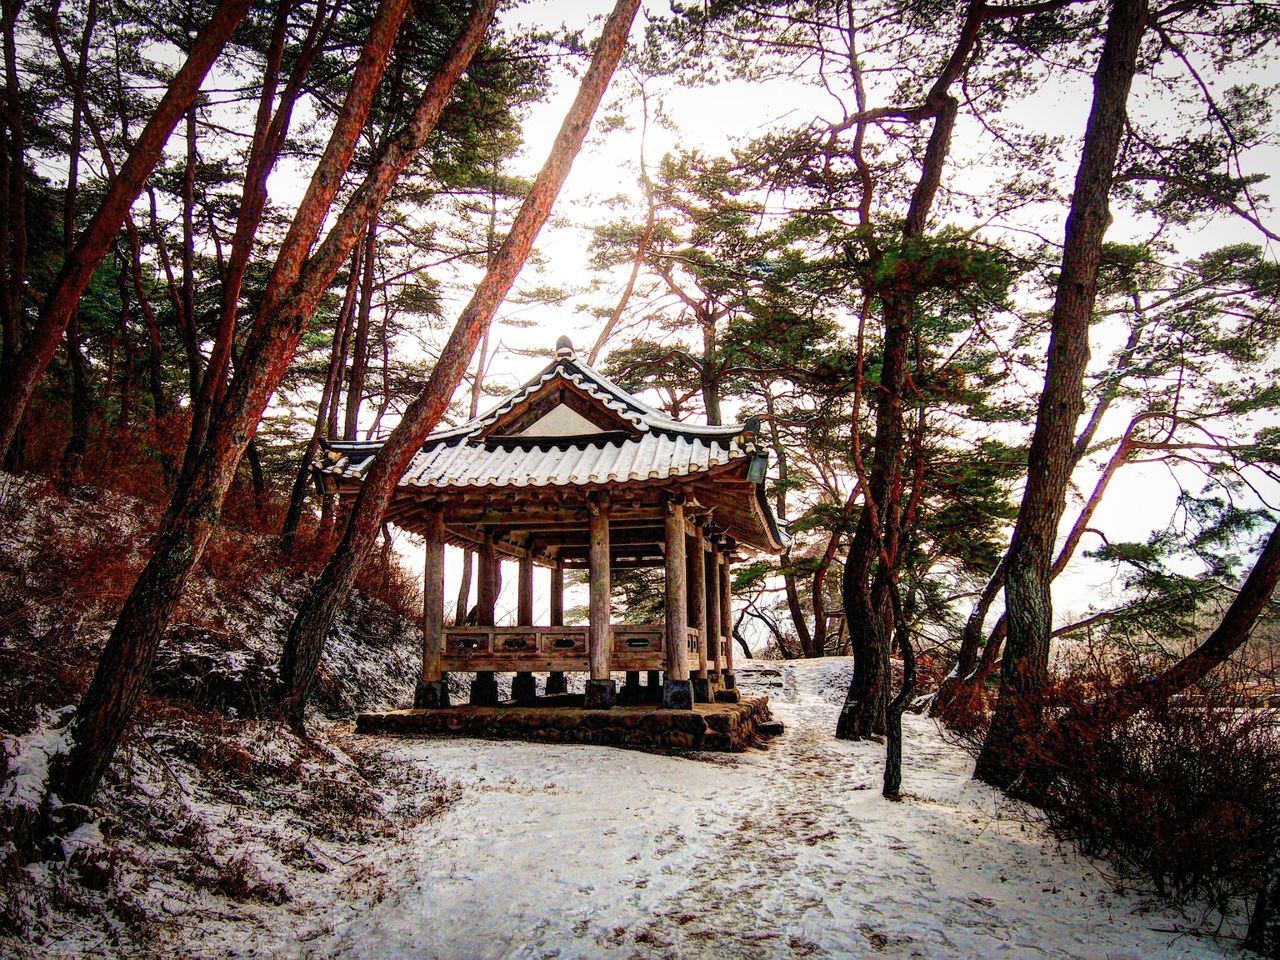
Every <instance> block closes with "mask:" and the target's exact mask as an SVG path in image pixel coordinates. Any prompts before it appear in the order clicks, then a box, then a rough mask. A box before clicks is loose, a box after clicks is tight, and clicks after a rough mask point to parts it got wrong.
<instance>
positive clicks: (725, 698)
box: [716, 690, 742, 703]
mask: <svg viewBox="0 0 1280 960" xmlns="http://www.w3.org/2000/svg"><path fill="white" fill-rule="evenodd" d="M741 702H742V691H741V690H717V691H716V703H741Z"/></svg>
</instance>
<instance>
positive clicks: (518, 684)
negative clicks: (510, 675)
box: [511, 673, 538, 700]
mask: <svg viewBox="0 0 1280 960" xmlns="http://www.w3.org/2000/svg"><path fill="white" fill-rule="evenodd" d="M537 696H538V684H537V682H536V681H535V680H534V679H533V674H532V673H517V674H516V675H515V678H514V679H512V681H511V699H512V700H533V699H534V698H535V697H537Z"/></svg>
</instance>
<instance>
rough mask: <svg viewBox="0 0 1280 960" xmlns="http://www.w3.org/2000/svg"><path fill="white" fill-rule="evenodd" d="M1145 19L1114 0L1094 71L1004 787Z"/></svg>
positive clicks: (1006, 674) (989, 753)
mask: <svg viewBox="0 0 1280 960" xmlns="http://www.w3.org/2000/svg"><path fill="white" fill-rule="evenodd" d="M1146 24H1147V0H1115V3H1114V4H1113V5H1112V8H1111V13H1110V15H1109V17H1108V20H1107V34H1106V40H1105V42H1104V44H1103V48H1102V55H1101V58H1100V59H1099V61H1098V69H1097V73H1096V74H1095V75H1094V92H1093V105H1092V107H1091V108H1090V112H1089V121H1088V125H1087V127H1086V129H1085V138H1084V148H1083V150H1082V152H1081V156H1080V166H1079V170H1078V172H1077V174H1076V183H1075V191H1074V193H1073V194H1072V197H1071V209H1070V211H1069V213H1068V215H1067V228H1066V242H1065V244H1064V246H1063V252H1062V270H1061V273H1060V274H1059V277H1058V290H1057V295H1056V297H1055V299H1054V305H1053V314H1052V317H1051V320H1050V336H1049V356H1048V366H1047V369H1046V372H1045V385H1044V392H1043V393H1041V395H1040V406H1039V410H1038V411H1037V414H1036V427H1035V431H1034V433H1033V434H1032V437H1031V449H1030V452H1029V455H1028V469H1027V482H1026V489H1025V492H1024V494H1023V498H1022V504H1021V506H1020V507H1019V509H1018V518H1017V521H1016V522H1015V524H1014V530H1013V537H1012V539H1011V541H1010V544H1009V553H1008V559H1007V563H1006V570H1005V617H1006V619H1007V621H1008V631H1009V635H1008V639H1007V641H1006V643H1005V651H1004V661H1003V663H1002V664H1001V676H1000V697H999V699H998V700H997V701H996V710H995V715H994V716H993V717H992V721H991V727H990V729H989V730H988V732H987V737H986V740H985V741H984V742H983V745H982V751H981V753H980V754H979V756H978V763H977V767H976V769H975V771H974V776H976V777H977V778H978V779H980V780H983V781H985V782H987V783H990V784H992V785H993V786H997V787H1002V788H1007V787H1009V786H1011V785H1012V784H1013V783H1014V781H1015V780H1016V779H1017V778H1018V775H1019V773H1020V771H1021V769H1022V762H1021V754H1022V752H1023V751H1022V746H1023V745H1024V744H1023V742H1022V741H1023V738H1024V737H1025V736H1027V735H1031V734H1034V733H1035V732H1038V730H1037V728H1038V727H1039V725H1040V710H1039V707H1038V704H1037V697H1038V695H1039V693H1040V691H1041V689H1042V688H1043V686H1044V682H1045V679H1046V677H1047V675H1048V669H1049V639H1050V633H1051V632H1052V621H1053V611H1052V601H1051V597H1050V594H1049V581H1050V579H1051V573H1050V567H1051V564H1052V560H1053V546H1054V541H1055V538H1056V536H1057V532H1058V521H1059V519H1060V518H1061V517H1062V511H1063V508H1064V506H1065V504H1066V491H1067V482H1068V481H1069V480H1070V477H1071V462H1072V456H1071V453H1072V444H1073V441H1074V439H1075V427H1076V421H1077V419H1079V417H1080V414H1081V413H1082V412H1083V411H1084V392H1083V385H1084V374H1085V370H1086V368H1087V367H1088V364H1089V321H1090V320H1091V319H1092V316H1093V304H1094V299H1095V296H1096V293H1097V280H1098V258H1099V253H1100V252H1101V249H1102V241H1103V237H1104V236H1105V234H1106V230H1107V225H1108V223H1109V222H1110V218H1111V214H1110V205H1109V194H1110V192H1111V180H1112V177H1113V175H1114V171H1115V163H1116V156H1117V154H1118V152H1119V149H1120V140H1121V137H1123V135H1124V131H1125V127H1126V122H1127V110H1126V105H1127V102H1128V99H1129V88H1130V86H1131V85H1132V82H1133V75H1134V73H1135V72H1136V69H1137V57H1138V47H1139V44H1140V42H1141V40H1142V34H1143V31H1144V30H1145V29H1146Z"/></svg>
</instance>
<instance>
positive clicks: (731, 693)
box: [716, 540, 739, 703]
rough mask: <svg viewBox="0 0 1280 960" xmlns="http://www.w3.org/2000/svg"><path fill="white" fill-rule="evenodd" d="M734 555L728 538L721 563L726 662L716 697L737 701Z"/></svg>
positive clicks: (722, 628) (722, 623)
mask: <svg viewBox="0 0 1280 960" xmlns="http://www.w3.org/2000/svg"><path fill="white" fill-rule="evenodd" d="M732 556H733V541H731V540H728V541H726V542H725V547H724V561H723V563H722V564H721V565H720V631H721V633H722V634H723V635H724V663H723V665H722V666H721V670H722V672H721V675H720V681H721V683H723V684H724V689H723V690H721V691H720V692H719V693H718V694H716V697H717V699H720V700H727V701H729V702H731V703H736V702H738V699H739V694H738V691H737V683H736V681H735V680H734V677H733V599H732V597H731V595H730V589H729V584H730V579H729V578H730V574H731V573H732V569H731V568H732V563H733V561H732V560H731V557H732Z"/></svg>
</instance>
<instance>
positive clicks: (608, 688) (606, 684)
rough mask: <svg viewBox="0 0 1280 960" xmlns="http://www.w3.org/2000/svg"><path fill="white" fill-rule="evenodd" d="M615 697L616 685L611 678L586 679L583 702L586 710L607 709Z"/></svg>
mask: <svg viewBox="0 0 1280 960" xmlns="http://www.w3.org/2000/svg"><path fill="white" fill-rule="evenodd" d="M616 697H617V686H616V685H615V684H614V682H613V681H612V680H588V681H587V699H586V703H584V704H583V706H585V707H586V708H587V709H588V710H608V709H610V708H612V707H613V701H614V700H615V699H616Z"/></svg>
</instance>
